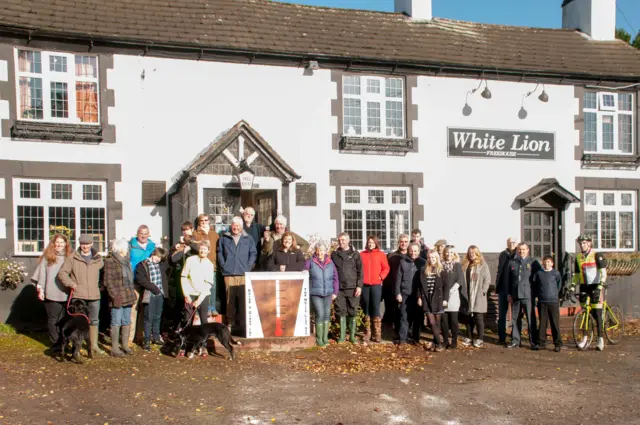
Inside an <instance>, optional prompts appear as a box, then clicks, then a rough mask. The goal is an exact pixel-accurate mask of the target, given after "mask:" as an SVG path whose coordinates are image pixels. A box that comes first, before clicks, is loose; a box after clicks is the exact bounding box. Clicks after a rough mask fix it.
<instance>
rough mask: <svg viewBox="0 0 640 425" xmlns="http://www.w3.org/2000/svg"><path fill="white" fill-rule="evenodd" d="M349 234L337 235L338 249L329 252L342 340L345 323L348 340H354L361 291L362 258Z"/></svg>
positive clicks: (344, 333) (362, 276) (339, 340)
mask: <svg viewBox="0 0 640 425" xmlns="http://www.w3.org/2000/svg"><path fill="white" fill-rule="evenodd" d="M349 241H350V239H349V235H348V234H347V233H344V232H343V233H340V234H339V235H338V249H337V250H335V251H333V253H332V254H331V260H332V261H333V263H334V264H335V266H336V270H338V280H339V281H340V291H339V292H338V297H337V298H336V315H338V316H339V317H340V338H339V339H338V342H344V339H345V336H346V327H347V323H348V326H349V341H351V343H352V344H355V342H356V312H357V309H358V304H359V302H360V294H361V293H362V285H363V283H364V274H363V271H362V260H361V258H360V254H359V253H358V251H356V250H355V249H353V246H351V244H350V243H349Z"/></svg>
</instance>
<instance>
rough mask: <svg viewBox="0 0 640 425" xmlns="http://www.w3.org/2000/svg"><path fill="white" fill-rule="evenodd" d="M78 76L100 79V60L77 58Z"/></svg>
mask: <svg viewBox="0 0 640 425" xmlns="http://www.w3.org/2000/svg"><path fill="white" fill-rule="evenodd" d="M76 76H77V77H88V78H98V58H96V57H95V56H80V55H77V56H76Z"/></svg>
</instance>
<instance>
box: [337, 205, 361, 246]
mask: <svg viewBox="0 0 640 425" xmlns="http://www.w3.org/2000/svg"><path fill="white" fill-rule="evenodd" d="M342 217H343V220H344V221H343V223H344V228H343V231H344V232H347V233H348V234H349V237H350V239H351V243H352V244H353V247H354V248H355V249H358V250H361V249H362V248H363V241H362V211H360V210H343V211H342Z"/></svg>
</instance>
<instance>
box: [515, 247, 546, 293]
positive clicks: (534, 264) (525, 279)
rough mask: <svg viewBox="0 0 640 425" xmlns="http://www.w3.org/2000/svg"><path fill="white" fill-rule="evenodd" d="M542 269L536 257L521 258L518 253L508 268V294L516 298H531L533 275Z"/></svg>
mask: <svg viewBox="0 0 640 425" xmlns="http://www.w3.org/2000/svg"><path fill="white" fill-rule="evenodd" d="M540 269H541V267H540V263H538V261H537V260H536V259H535V258H532V257H526V258H521V257H519V256H517V255H516V256H515V257H513V260H511V261H510V262H509V269H508V270H507V279H508V280H507V282H508V283H509V292H508V294H509V295H511V297H512V298H513V299H516V300H529V299H531V295H532V293H531V284H532V283H533V275H534V274H535V273H536V272H537V271H538V270H540Z"/></svg>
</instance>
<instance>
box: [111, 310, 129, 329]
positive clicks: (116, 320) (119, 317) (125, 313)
mask: <svg viewBox="0 0 640 425" xmlns="http://www.w3.org/2000/svg"><path fill="white" fill-rule="evenodd" d="M132 307H133V306H132V305H127V306H124V307H119V308H116V307H111V326H129V325H131V308H132Z"/></svg>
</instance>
